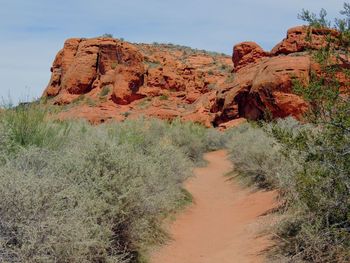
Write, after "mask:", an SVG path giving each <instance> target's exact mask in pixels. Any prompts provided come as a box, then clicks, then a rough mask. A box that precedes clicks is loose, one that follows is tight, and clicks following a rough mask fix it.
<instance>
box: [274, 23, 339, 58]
mask: <svg viewBox="0 0 350 263" xmlns="http://www.w3.org/2000/svg"><path fill="white" fill-rule="evenodd" d="M338 35H339V32H337V31H336V30H333V29H328V28H312V27H308V26H297V27H293V28H291V29H289V30H288V32H287V37H286V38H285V39H283V40H282V41H281V42H280V43H279V44H277V45H276V46H275V47H274V48H273V49H272V50H271V53H272V54H273V55H280V54H290V53H295V52H302V51H306V50H309V49H314V50H318V49H321V48H323V47H325V46H326V45H327V44H328V41H327V39H328V38H331V39H333V40H335V41H333V45H334V46H335V47H336V46H337V40H336V37H337V36H338Z"/></svg>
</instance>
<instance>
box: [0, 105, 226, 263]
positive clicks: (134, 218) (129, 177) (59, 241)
mask: <svg viewBox="0 0 350 263" xmlns="http://www.w3.org/2000/svg"><path fill="white" fill-rule="evenodd" d="M31 107H32V106H30V107H28V108H20V109H9V110H7V111H6V112H3V113H2V114H1V117H0V131H1V133H0V141H1V148H0V160H1V163H0V182H1V184H0V261H1V262H118V263H119V262H120V263H128V262H144V261H145V260H146V258H147V248H148V247H149V246H150V245H153V244H157V243H160V242H163V241H164V240H166V238H167V235H166V233H165V232H164V230H163V229H162V228H161V220H162V219H164V217H166V216H167V215H169V213H173V212H174V211H176V210H178V209H180V208H181V207H182V206H184V205H185V204H186V203H188V202H189V201H190V199H191V198H190V196H189V194H188V193H187V192H186V191H184V190H183V189H182V182H183V181H184V180H185V179H186V178H187V177H189V176H190V175H191V170H192V168H193V166H194V165H195V163H198V162H200V160H201V155H202V154H203V152H204V151H206V150H208V149H214V148H215V145H217V146H220V145H219V144H220V143H221V142H220V140H219V139H218V138H216V139H215V140H214V141H213V142H211V141H210V138H211V137H212V136H213V135H208V134H207V130H206V129H205V128H203V127H200V126H198V125H195V124H189V123H182V122H180V121H175V122H173V123H166V122H162V121H159V120H146V119H140V120H135V121H126V122H124V123H111V124H104V125H100V126H91V125H89V124H87V123H85V122H74V123H69V122H63V123H61V122H52V121H50V120H47V116H46V114H45V112H44V111H42V109H41V108H39V107H38V108H36V107H33V108H31ZM32 122H33V123H32ZM219 135H220V134H216V135H215V136H219ZM219 137H220V136H219Z"/></svg>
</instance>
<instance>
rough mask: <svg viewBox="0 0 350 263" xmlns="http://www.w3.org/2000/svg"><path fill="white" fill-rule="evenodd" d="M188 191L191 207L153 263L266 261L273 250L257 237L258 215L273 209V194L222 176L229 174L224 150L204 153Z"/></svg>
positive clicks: (263, 238) (174, 225)
mask: <svg viewBox="0 0 350 263" xmlns="http://www.w3.org/2000/svg"><path fill="white" fill-rule="evenodd" d="M205 159H206V160H207V161H208V165H207V166H206V167H203V168H196V169H195V176H194V177H192V178H191V179H189V180H188V181H187V183H186V185H185V187H186V189H187V190H188V191H189V192H190V193H191V194H192V195H193V201H194V203H193V205H191V206H190V207H189V208H188V209H186V210H185V211H184V212H183V213H180V214H179V215H178V216H177V217H176V220H175V221H174V222H172V223H171V224H170V226H169V232H170V235H171V237H172V240H171V241H170V242H169V243H168V244H166V245H164V246H163V247H160V248H158V249H156V250H155V251H154V252H153V253H152V255H151V263H236V262H237V263H247V262H249V263H250V262H254V263H255V262H264V255H263V253H262V252H263V251H264V250H266V248H268V246H270V245H271V241H269V239H268V238H267V237H266V236H261V223H260V222H259V221H260V220H261V219H260V218H261V217H260V216H261V215H262V214H264V213H265V212H267V211H268V210H270V209H272V208H274V205H275V202H274V199H275V195H276V193H274V192H262V191H258V192H252V191H251V189H250V190H249V189H245V188H243V187H242V186H241V185H239V183H237V182H235V181H234V180H228V177H225V176H224V175H225V174H226V173H228V172H230V171H231V170H232V166H231V163H230V161H229V160H227V153H226V151H224V150H220V151H216V152H211V153H207V154H206V155H205Z"/></svg>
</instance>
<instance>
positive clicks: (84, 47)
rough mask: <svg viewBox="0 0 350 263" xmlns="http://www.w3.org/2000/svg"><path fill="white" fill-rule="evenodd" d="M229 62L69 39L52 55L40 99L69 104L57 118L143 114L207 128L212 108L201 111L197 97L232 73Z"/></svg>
mask: <svg viewBox="0 0 350 263" xmlns="http://www.w3.org/2000/svg"><path fill="white" fill-rule="evenodd" d="M231 63H232V62H231V61H230V58H229V56H226V55H220V54H213V55H211V54H208V53H206V52H203V51H196V50H192V49H190V48H186V47H181V46H174V45H146V44H139V45H135V44H130V43H127V42H123V41H120V40H117V39H112V38H94V39H69V40H67V41H66V43H65V45H64V48H63V49H62V50H61V51H60V52H59V53H58V54H57V56H56V59H55V61H54V63H53V66H52V68H51V71H52V76H51V80H50V82H49V84H48V87H47V88H46V90H45V92H44V96H46V97H48V98H50V100H49V101H50V102H52V103H53V104H58V105H63V104H70V107H69V108H68V110H67V111H65V112H63V113H61V114H60V115H59V117H60V118H70V117H85V118H87V119H88V120H90V122H92V123H98V122H99V121H100V122H103V121H106V120H108V119H125V116H126V115H127V117H128V118H133V117H136V116H140V115H146V116H152V117H158V118H161V119H173V118H177V117H179V118H183V119H191V120H192V121H196V122H200V123H202V124H205V125H207V126H210V125H211V121H212V120H213V118H214V113H211V112H210V108H211V107H212V105H209V104H208V103H207V104H205V105H206V107H205V108H203V105H202V101H203V100H200V98H202V97H203V96H205V94H207V93H210V94H215V91H216V90H217V89H218V88H219V87H220V85H222V84H223V83H224V81H225V79H226V78H227V77H228V76H229V75H230V74H231V73H230V71H231V70H232V66H231ZM197 101H198V102H197ZM211 102H212V103H214V102H215V100H214V98H213V99H212V100H211ZM83 105H85V106H84V107H83ZM87 105H88V106H87ZM198 108H200V110H199V109H198ZM126 113H127V114H126ZM98 116H101V118H100V120H99V118H98Z"/></svg>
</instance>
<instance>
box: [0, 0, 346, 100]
mask: <svg viewBox="0 0 350 263" xmlns="http://www.w3.org/2000/svg"><path fill="white" fill-rule="evenodd" d="M343 2H344V1H343V0H263V1H261V0H250V1H249V0H215V1H208V0H171V1H170V0H148V1H142V0H123V1H119V0H98V1H97V0H60V1H57V0H56V1H53V0H0V7H1V8H0V19H1V22H0V35H1V41H0V82H1V86H0V98H1V97H4V98H5V99H6V98H7V97H8V95H10V96H11V97H12V100H13V101H14V102H16V101H18V100H28V99H32V98H36V97H38V96H40V95H41V93H42V91H43V90H44V88H45V87H46V85H47V82H48V80H49V78H50V66H51V64H52V61H53V59H54V57H55V55H56V53H57V51H58V50H59V49H61V48H62V46H63V43H64V40H65V39H67V38H70V37H94V36H98V35H102V34H103V33H111V34H113V35H114V36H115V37H123V38H124V39H125V40H128V41H131V42H145V43H152V42H166V43H168V42H171V43H174V44H181V45H187V46H191V47H193V48H200V49H207V50H211V51H219V52H224V53H227V54H230V55H231V53H232V46H233V45H234V44H236V43H238V42H241V41H255V42H257V43H259V44H260V45H261V46H262V47H264V48H265V49H267V50H269V49H271V48H272V47H273V46H274V45H275V44H277V42H279V41H280V40H281V39H282V38H283V37H284V36H285V34H286V30H287V29H288V28H290V27H292V26H295V25H298V24H301V23H302V22H301V21H299V20H298V19H297V14H298V13H300V11H301V9H302V8H306V9H309V10H311V11H314V12H318V11H319V10H320V8H322V7H323V8H325V9H326V10H327V11H328V13H329V17H330V18H332V17H335V16H338V11H339V10H340V9H341V8H342V5H343Z"/></svg>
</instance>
